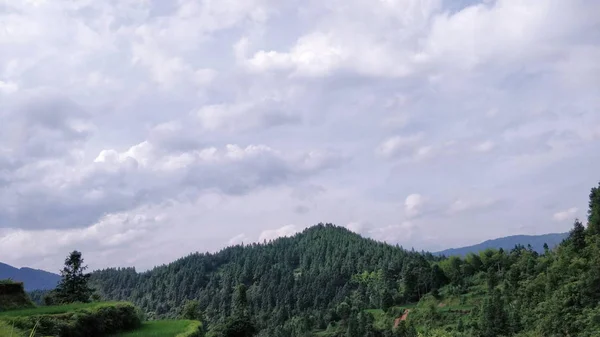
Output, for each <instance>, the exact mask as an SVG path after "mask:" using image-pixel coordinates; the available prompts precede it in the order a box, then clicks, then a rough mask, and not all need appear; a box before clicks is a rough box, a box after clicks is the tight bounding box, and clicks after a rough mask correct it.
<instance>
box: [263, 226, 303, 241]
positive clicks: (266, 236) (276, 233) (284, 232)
mask: <svg viewBox="0 0 600 337" xmlns="http://www.w3.org/2000/svg"><path fill="white" fill-rule="evenodd" d="M299 231H300V230H299V229H298V227H296V226H295V225H285V226H283V227H281V228H277V229H268V230H265V231H263V232H262V233H260V235H259V236H258V241H259V242H263V241H267V242H268V241H271V240H275V239H277V238H280V237H286V236H292V235H294V234H296V233H297V232H299Z"/></svg>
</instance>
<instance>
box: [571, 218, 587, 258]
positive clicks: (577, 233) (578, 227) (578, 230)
mask: <svg viewBox="0 0 600 337" xmlns="http://www.w3.org/2000/svg"><path fill="white" fill-rule="evenodd" d="M569 240H570V241H571V244H572V245H573V248H575V251H580V250H582V249H583V248H585V227H583V224H582V223H581V221H579V220H578V219H575V223H574V224H573V229H571V232H570V233H569Z"/></svg>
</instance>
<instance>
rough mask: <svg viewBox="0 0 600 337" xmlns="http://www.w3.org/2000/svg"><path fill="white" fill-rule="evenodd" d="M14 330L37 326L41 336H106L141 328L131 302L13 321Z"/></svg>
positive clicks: (20, 317) (19, 317)
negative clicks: (15, 328)
mask: <svg viewBox="0 0 600 337" xmlns="http://www.w3.org/2000/svg"><path fill="white" fill-rule="evenodd" d="M10 320H11V321H13V322H14V325H15V327H17V328H19V329H21V330H31V329H32V328H33V327H34V326H35V325H36V323H37V324H38V326H37V332H38V334H40V335H42V336H61V337H104V336H108V335H111V334H115V333H118V332H122V331H129V330H133V329H136V328H138V327H140V325H141V321H140V318H139V316H138V312H137V310H136V307H134V306H133V305H131V304H129V303H117V304H111V305H99V306H97V307H91V308H84V309H77V310H75V311H71V312H66V313H61V314H42V315H35V314H34V315H31V316H18V317H12V318H10Z"/></svg>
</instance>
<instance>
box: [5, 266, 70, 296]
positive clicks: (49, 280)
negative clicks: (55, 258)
mask: <svg viewBox="0 0 600 337" xmlns="http://www.w3.org/2000/svg"><path fill="white" fill-rule="evenodd" d="M2 279H12V280H13V281H16V282H23V283H24V284H25V291H32V290H39V289H54V288H55V287H56V285H57V284H58V282H59V281H60V276H59V275H57V274H53V273H50V272H47V271H45V270H40V269H32V268H26V267H24V268H15V267H13V266H10V265H8V264H5V263H2V262H0V280H2Z"/></svg>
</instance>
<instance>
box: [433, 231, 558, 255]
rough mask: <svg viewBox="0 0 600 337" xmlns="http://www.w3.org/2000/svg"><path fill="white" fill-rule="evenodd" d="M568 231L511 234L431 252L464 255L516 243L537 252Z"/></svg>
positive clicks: (550, 245) (554, 244) (509, 246)
mask: <svg viewBox="0 0 600 337" xmlns="http://www.w3.org/2000/svg"><path fill="white" fill-rule="evenodd" d="M568 235H569V233H552V234H544V235H512V236H506V237H503V238H498V239H493V240H487V241H484V242H482V243H480V244H477V245H473V246H467V247H462V248H451V249H446V250H442V251H441V252H436V253H433V254H435V255H445V256H465V255H467V254H468V253H477V252H480V251H482V250H486V249H488V248H494V249H500V248H502V249H504V250H511V249H513V248H515V246H516V245H523V246H525V247H527V245H531V247H532V248H533V249H534V250H535V251H537V252H538V253H542V252H544V243H547V244H548V247H550V248H554V247H556V246H557V245H558V244H559V243H561V242H562V240H564V239H565V238H566V237H567V236H568Z"/></svg>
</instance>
